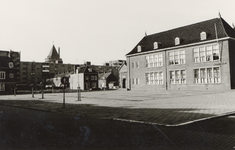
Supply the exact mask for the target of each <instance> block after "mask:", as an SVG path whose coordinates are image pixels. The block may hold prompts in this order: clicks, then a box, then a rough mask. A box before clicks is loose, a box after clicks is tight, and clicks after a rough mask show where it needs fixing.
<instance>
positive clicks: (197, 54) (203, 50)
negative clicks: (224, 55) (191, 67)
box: [193, 44, 220, 63]
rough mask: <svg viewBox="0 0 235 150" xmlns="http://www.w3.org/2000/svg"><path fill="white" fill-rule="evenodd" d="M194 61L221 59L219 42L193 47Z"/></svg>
mask: <svg viewBox="0 0 235 150" xmlns="http://www.w3.org/2000/svg"><path fill="white" fill-rule="evenodd" d="M193 58H194V59H193V61H194V63H201V62H213V61H219V60H220V51H219V44H210V45H205V46H200V47H195V48H193Z"/></svg>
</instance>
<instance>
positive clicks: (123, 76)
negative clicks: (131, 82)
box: [118, 63, 127, 88]
mask: <svg viewBox="0 0 235 150" xmlns="http://www.w3.org/2000/svg"><path fill="white" fill-rule="evenodd" d="M118 70H119V86H120V88H126V86H127V66H126V63H123V64H122V65H121V66H120V67H119V68H118Z"/></svg>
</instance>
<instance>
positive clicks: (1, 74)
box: [0, 71, 6, 79]
mask: <svg viewBox="0 0 235 150" xmlns="http://www.w3.org/2000/svg"><path fill="white" fill-rule="evenodd" d="M5 78H6V73H5V71H0V79H5Z"/></svg>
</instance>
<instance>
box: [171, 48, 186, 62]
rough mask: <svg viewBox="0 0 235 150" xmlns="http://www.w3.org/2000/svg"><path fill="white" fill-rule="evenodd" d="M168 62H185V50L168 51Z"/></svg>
mask: <svg viewBox="0 0 235 150" xmlns="http://www.w3.org/2000/svg"><path fill="white" fill-rule="evenodd" d="M169 64H170V65H177V64H185V50H180V51H171V52H169Z"/></svg>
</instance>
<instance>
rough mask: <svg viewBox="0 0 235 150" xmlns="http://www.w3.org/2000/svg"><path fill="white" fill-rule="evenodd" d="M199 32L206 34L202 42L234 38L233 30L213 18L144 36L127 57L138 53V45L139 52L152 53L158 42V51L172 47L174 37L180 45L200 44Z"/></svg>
mask: <svg viewBox="0 0 235 150" xmlns="http://www.w3.org/2000/svg"><path fill="white" fill-rule="evenodd" d="M201 32H206V34H207V39H206V40H204V41H209V40H213V39H217V38H224V37H232V38H235V30H234V29H233V28H232V27H231V26H230V25H229V24H228V23H227V22H226V21H225V20H224V19H223V18H214V19H211V20H207V21H203V22H199V23H195V24H192V25H187V26H183V27H180V28H176V29H172V30H168V31H164V32H160V33H156V34H152V35H148V36H145V37H143V38H142V40H141V41H140V42H139V43H138V44H137V45H136V46H135V47H134V48H133V49H132V51H130V52H129V53H128V54H127V55H131V54H136V53H138V52H137V46H138V45H140V46H141V52H147V51H152V50H154V48H153V43H154V42H159V47H158V49H159V50H160V49H164V48H169V47H174V46H175V38H176V37H179V38H180V45H186V44H191V43H197V42H201V39H200V33H201ZM139 53H140V52H139Z"/></svg>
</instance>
